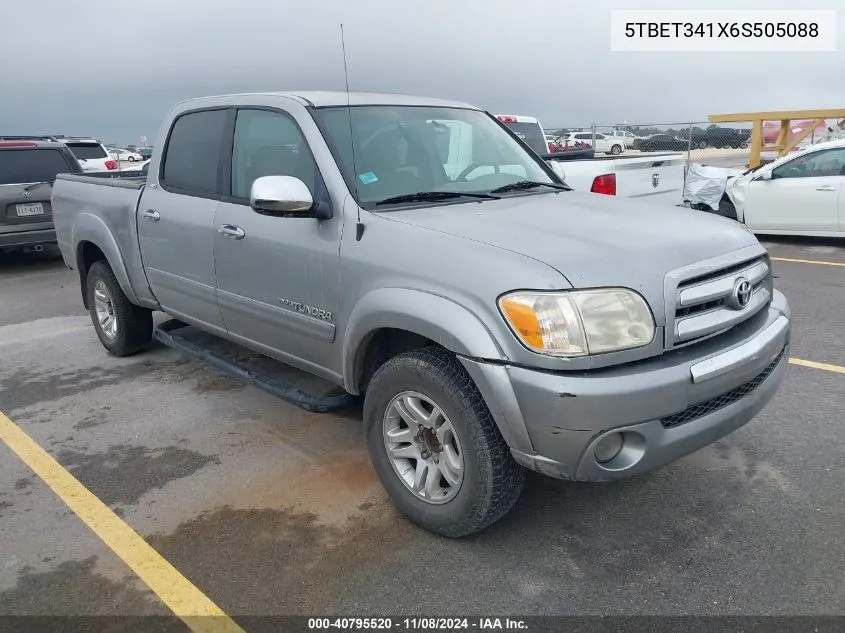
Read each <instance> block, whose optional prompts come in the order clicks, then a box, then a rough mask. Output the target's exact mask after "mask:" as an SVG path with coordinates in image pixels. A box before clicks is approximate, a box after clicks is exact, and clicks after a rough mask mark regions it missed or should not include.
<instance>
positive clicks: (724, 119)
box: [707, 108, 845, 167]
mask: <svg viewBox="0 0 845 633" xmlns="http://www.w3.org/2000/svg"><path fill="white" fill-rule="evenodd" d="M707 118H708V119H709V120H710V121H711V122H713V123H745V122H749V121H750V122H751V124H752V128H751V144H750V149H751V160H750V161H749V162H748V166H749V167H759V166H760V152H777V153H778V156H785V155H786V153H787V152H789V150H790V149H791V148H793V147H795V146H796V145H797V144H798V143H800V142H801V141H803V140H804V139H805V138H807V137H808V136H810V134H812V133H813V131H814V130H815V129H816V128H817V127H818V126H819V125H825V121H826V120H827V119H840V121H839V124H838V125H839V126H842V125H843V124H845V109H842V108H840V109H838V110H784V111H776V112H745V113H742V114H711V115H710V116H709V117H707ZM806 119H812V120H813V124H812V125H811V126H809V127H807V128H806V129H804V130H802V131H801V132H799V133H798V134H796V135H795V136H792V137H790V136H789V127H790V126H789V123H790V121H797V120H806ZM764 121H780V133H779V134H778V138H777V140H776V141H775V144H774V145H766V144H765V142H764V139H763V122H764Z"/></svg>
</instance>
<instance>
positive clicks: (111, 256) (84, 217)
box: [73, 213, 138, 305]
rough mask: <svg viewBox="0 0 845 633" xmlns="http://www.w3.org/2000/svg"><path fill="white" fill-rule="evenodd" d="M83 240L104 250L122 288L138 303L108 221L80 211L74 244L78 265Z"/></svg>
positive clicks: (131, 300)
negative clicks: (107, 223)
mask: <svg viewBox="0 0 845 633" xmlns="http://www.w3.org/2000/svg"><path fill="white" fill-rule="evenodd" d="M83 242H91V243H92V244H93V245H94V246H96V247H97V248H99V249H100V250H101V251H102V252H103V254H104V255H105V256H106V261H108V263H109V266H110V267H111V269H112V272H114V276H115V277H116V278H117V283H119V284H120V288H121V289H122V290H123V292H124V294H125V295H126V297H127V298H128V299H129V301H130V302H132V303H134V304H136V305H137V304H138V298H137V297H136V296H135V291H134V290H133V289H132V284H131V283H130V281H129V275H128V273H127V271H126V262H125V260H124V258H123V254H122V253H121V252H120V248H119V247H118V245H117V240H115V238H114V236H113V235H112V233H111V231H110V230H109V227H108V226H107V225H106V223H105V222H104V221H103V220H102V219H101V218H99V217H97V216H96V215H93V214H91V213H80V214H79V215H78V216H77V218H76V222H75V224H74V231H73V244H75V249H74V250H75V252H76V261H77V265H79V264H80V261H79V258H80V254H81V253H80V246H81V244H82V243H83ZM80 277H81V269H80ZM83 292H84V290H83Z"/></svg>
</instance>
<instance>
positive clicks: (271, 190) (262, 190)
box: [249, 176, 314, 216]
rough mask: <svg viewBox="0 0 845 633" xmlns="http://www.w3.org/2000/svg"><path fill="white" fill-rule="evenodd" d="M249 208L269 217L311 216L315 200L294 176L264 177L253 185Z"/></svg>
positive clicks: (257, 179)
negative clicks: (288, 215)
mask: <svg viewBox="0 0 845 633" xmlns="http://www.w3.org/2000/svg"><path fill="white" fill-rule="evenodd" d="M249 206H250V207H252V209H253V210H254V211H256V212H258V213H265V214H269V215H277V214H278V215H287V214H290V215H299V216H311V215H313V211H314V199H313V198H312V197H311V192H310V191H308V187H306V186H305V183H304V182H302V181H301V180H300V179H299V178H294V177H293V176H262V177H261V178H256V179H255V181H254V182H253V183H252V188H251V190H250V193H249Z"/></svg>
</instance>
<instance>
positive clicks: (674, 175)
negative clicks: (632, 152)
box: [497, 115, 685, 206]
mask: <svg viewBox="0 0 845 633" xmlns="http://www.w3.org/2000/svg"><path fill="white" fill-rule="evenodd" d="M497 118H498V119H499V121H501V122H502V123H503V124H504V125H505V126H506V127H508V128H509V129H511V130H514V127H513V126H514V125H518V128H516V129H519V130H520V133H521V134H523V136H525V137H526V138H529V137H530V138H536V137H537V136H538V135H541V134H542V128H541V127H540V123H539V122H538V121H537V119H535V118H533V117H527V116H516V115H499V116H498V117H497ZM532 127H533V128H534V130H533V131H532V130H531V128H532ZM517 136H519V134H517ZM598 137H600V138H598V143H601V147H602V148H603V149H604V150H610V151H609V152H608V153H611V154H613V153H614V152H616V153H617V154H618V152H620V151H621V149H620V147H619V146H620V145H621V143H616V144H614V143H611V144H610V146H608V145H607V143H606V142H605V140H604V135H601V134H600V135H598ZM591 141H592V133H590V132H570V133H568V134H566V135H564V136H563V137H561V139H560V141H559V144H558V145H557V151H551V148H549V154H548V155H547V156H546V157H545V158H546V159H547V161H548V163H549V165H550V166H551V167H552V169H553V170H554V171H555V173H556V174H557V175H558V176H559V177H560V178H561V179H563V180H565V181H566V184H568V185H569V186H571V187H573V188H574V189H575V190H576V191H590V192H592V193H601V194H606V195H612V196H619V197H625V198H639V199H640V200H642V201H643V202H651V203H655V204H663V205H671V206H677V205H679V204H681V203H682V199H683V188H684V168H685V161H684V158H683V156H682V155H672V156H661V160H660V161H659V162H658V161H655V160H654V158H652V157H649V158H643V157H640V156H637V157H631V158H628V157H626V158H622V157H619V158H614V159H607V158H600V159H596V157H595V151H598V150H594V149H593V148H592V145H591V144H590V142H591ZM535 151H536V150H535Z"/></svg>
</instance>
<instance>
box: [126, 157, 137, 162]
mask: <svg viewBox="0 0 845 633" xmlns="http://www.w3.org/2000/svg"><path fill="white" fill-rule="evenodd" d="M126 160H128V161H129V162H130V163H134V162H135V157H134V156H127V157H126Z"/></svg>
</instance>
